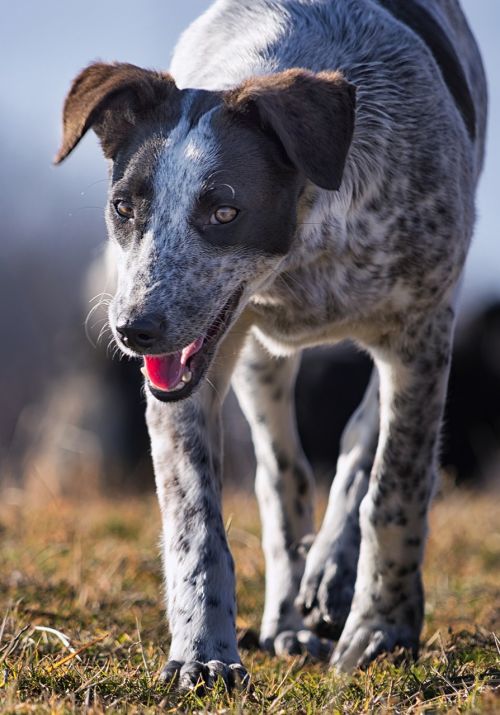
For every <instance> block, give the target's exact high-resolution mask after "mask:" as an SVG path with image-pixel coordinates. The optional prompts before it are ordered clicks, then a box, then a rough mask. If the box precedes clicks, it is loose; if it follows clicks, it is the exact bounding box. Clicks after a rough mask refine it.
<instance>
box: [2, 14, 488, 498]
mask: <svg viewBox="0 0 500 715" xmlns="http://www.w3.org/2000/svg"><path fill="white" fill-rule="evenodd" d="M209 4H210V3H209V0H191V2H190V3H180V2H166V0H146V1H145V2H144V3H143V4H141V10H140V13H138V12H137V6H136V5H134V4H133V3H132V2H131V0H108V1H107V2H106V3H98V2H97V0H89V2H87V3H86V4H85V7H84V8H79V9H77V8H76V7H75V6H73V4H72V3H60V2H57V0H47V1H46V2H44V3H38V2H36V0H24V2H22V3H12V2H5V3H3V4H2V22H1V24H0V48H1V50H0V51H1V52H2V62H1V63H0V83H1V86H2V93H1V94H0V105H1V111H0V148H1V156H2V161H1V164H0V206H1V208H2V222H1V231H2V236H1V242H0V292H1V295H0V325H1V327H2V339H1V340H0V364H1V370H0V395H1V403H0V404H1V409H0V488H1V487H2V486H4V485H16V486H21V485H23V486H24V485H28V486H29V487H30V490H31V492H32V493H33V494H34V495H39V496H41V497H48V496H50V495H52V494H54V493H63V494H64V493H67V494H73V495H74V494H86V493H93V492H95V491H96V490H102V489H108V490H112V489H115V488H117V487H118V488H119V489H120V490H127V489H133V490H144V489H150V488H152V486H153V479H152V473H151V467H150V463H149V457H148V444H147V437H146V431H145V427H144V419H143V412H144V398H143V395H142V389H141V379H140V374H139V370H138V366H137V363H132V362H128V361H123V360H122V361H118V360H117V359H115V360H111V355H110V354H109V353H111V352H112V350H107V349H106V346H107V343H108V338H109V336H108V335H107V334H106V331H105V319H104V318H105V305H104V304H103V305H102V306H100V307H99V308H96V309H95V310H93V312H92V314H91V316H90V318H89V320H88V330H87V332H88V333H89V336H88V337H87V336H86V330H85V326H84V323H85V317H86V315H87V314H88V313H89V311H91V309H93V308H94V306H95V305H96V304H98V303H99V302H100V294H101V292H106V291H107V290H109V289H110V288H109V286H107V285H106V280H105V278H104V273H103V271H102V263H103V262H102V258H101V257H100V256H101V255H102V246H103V241H104V237H105V229H104V221H103V218H102V213H103V210H102V207H103V205H104V202H105V191H106V168H105V163H104V161H103V159H102V158H101V156H100V152H99V149H98V147H97V142H96V141H95V139H94V138H93V137H90V138H86V139H85V140H84V141H83V142H82V146H81V147H79V149H78V152H77V153H75V156H74V157H72V158H71V160H70V161H69V162H68V163H67V164H65V165H64V166H63V167H62V168H61V169H58V170H57V171H56V170H55V169H53V168H52V167H51V166H50V160H51V156H52V155H53V154H54V153H55V150H56V148H57V143H58V139H59V128H60V112H61V106H62V101H63V98H64V94H65V92H66V91H67V89H68V87H69V83H70V81H71V79H72V77H73V76H74V75H75V74H76V73H77V72H78V71H79V70H80V69H81V68H82V67H83V66H84V65H85V64H87V63H88V62H89V61H90V60H93V59H95V58H96V57H99V58H101V59H103V60H114V59H120V60H126V61H130V62H134V63H136V64H139V65H143V66H148V67H166V66H168V60H169V56H170V54H171V51H172V48H173V45H174V42H175V39H176V38H177V37H178V35H179V33H180V32H181V31H182V29H183V28H184V27H186V26H187V24H188V23H189V22H190V21H191V20H192V19H194V18H195V17H196V16H197V15H198V14H199V13H200V12H201V11H202V10H204V9H205V8H206V7H207V6H208V5H209ZM462 4H463V7H464V9H465V11H466V13H467V15H468V17H469V19H470V22H471V25H472V27H473V29H474V30H475V32H476V35H477V38H478V41H479V45H480V47H481V49H482V51H483V55H484V60H485V65H486V69H487V72H488V76H489V80H490V122H489V124H490V139H489V146H488V150H487V163H486V169H485V172H484V176H483V180H482V184H481V190H480V195H479V201H478V207H479V209H478V214H479V222H478V227H477V231H476V240H475V243H474V246H473V250H472V254H471V257H470V261H469V269H468V272H467V276H466V280H465V285H464V297H463V308H464V314H463V317H462V319H461V321H460V325H459V330H458V332H457V343H456V350H455V359H454V363H453V367H452V373H451V381H450V393H449V398H448V406H447V416H446V425H445V433H444V437H443V451H442V454H443V459H442V462H443V465H444V466H445V468H446V470H447V471H448V473H449V474H450V475H451V476H452V477H453V478H454V479H457V480H458V481H464V480H468V482H469V483H472V484H475V485H479V484H484V483H490V482H491V481H492V480H493V479H494V478H495V476H497V477H498V476H499V475H500V279H499V274H500V241H499V240H498V219H497V206H496V203H497V202H498V199H497V193H498V188H497V187H498V162H497V161H495V159H494V158H495V156H496V157H498V156H500V136H499V135H498V132H497V133H496V134H495V131H496V127H497V126H500V75H498V73H497V72H495V71H494V68H496V67H498V66H499V65H500V44H499V43H498V39H497V29H498V27H499V25H500V3H498V2H497V0H482V1H481V3H477V2H474V0H464V1H463V3H462ZM109 28H113V31H112V32H110V31H109ZM131 38H133V42H131ZM102 298H103V303H105V301H106V296H105V295H104V296H102ZM101 328H103V329H104V333H103V335H102V336H101V339H100V341H99V345H98V347H97V348H96V347H94V346H93V344H92V342H96V341H97V337H98V335H99V333H100V330H101ZM369 371H370V363H369V361H368V359H367V358H366V357H365V356H364V355H363V354H362V353H360V352H359V351H357V350H355V349H354V348H353V347H352V346H349V345H342V346H338V347H336V348H333V349H321V350H318V351H308V352H306V354H305V356H304V359H303V367H302V370H301V373H300V377H299V381H298V385H297V402H298V421H299V427H300V431H301V435H302V439H303V442H304V447H305V450H306V452H307V454H308V456H309V458H310V459H311V461H312V462H313V464H314V466H315V468H316V470H317V472H318V473H319V474H320V475H323V476H324V477H328V478H331V476H332V474H333V472H334V466H335V460H336V456H337V449H338V439H339V436H340V433H341V430H342V427H343V425H344V424H345V422H346V420H347V418H348V417H349V415H350V414H351V413H352V411H353V409H354V408H355V407H356V405H357V404H358V402H359V400H360V398H361V395H362V393H363V389H364V385H365V383H366V381H367V379H368V374H369ZM225 409H226V413H230V415H231V419H230V420H228V430H230V435H228V439H227V440H226V444H227V445H228V447H229V446H230V449H228V452H227V457H226V474H227V476H228V480H229V481H231V482H232V483H234V484H240V485H243V486H245V487H250V486H251V484H252V478H253V468H254V462H253V456H252V450H251V448H250V445H249V431H248V428H247V426H246V424H245V423H244V420H243V417H242V416H241V414H240V413H239V411H238V408H237V406H236V402H235V400H234V397H233V396H232V395H230V397H229V399H228V404H227V405H226V408H225Z"/></svg>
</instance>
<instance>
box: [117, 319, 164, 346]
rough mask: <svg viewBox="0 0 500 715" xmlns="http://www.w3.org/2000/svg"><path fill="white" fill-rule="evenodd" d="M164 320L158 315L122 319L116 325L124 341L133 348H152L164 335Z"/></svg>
mask: <svg viewBox="0 0 500 715" xmlns="http://www.w3.org/2000/svg"><path fill="white" fill-rule="evenodd" d="M164 327H165V325H164V321H163V319H162V318H160V317H159V316H156V315H145V316H141V317H139V318H135V319H134V320H127V321H126V322H125V321H123V320H122V321H120V323H119V324H118V325H117V326H116V331H117V333H118V334H119V336H120V338H121V340H122V342H123V344H124V345H126V346H127V348H130V349H131V350H150V349H151V348H153V347H154V346H155V345H156V344H157V343H158V342H159V341H160V340H161V339H162V338H163V337H164Z"/></svg>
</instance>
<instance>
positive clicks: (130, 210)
mask: <svg viewBox="0 0 500 715" xmlns="http://www.w3.org/2000/svg"><path fill="white" fill-rule="evenodd" d="M113 206H114V207H115V211H116V213H117V214H118V216H120V218H129V219H130V218H134V207H133V206H132V204H130V203H129V202H128V201H122V200H120V201H115V202H114V203H113Z"/></svg>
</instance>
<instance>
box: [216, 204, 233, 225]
mask: <svg viewBox="0 0 500 715" xmlns="http://www.w3.org/2000/svg"><path fill="white" fill-rule="evenodd" d="M238 213H239V212H238V209H235V208H233V207H232V206H219V208H218V209H217V211H214V212H213V214H212V215H211V216H210V223H212V224H218V223H231V221H234V219H235V218H236V216H237V215H238Z"/></svg>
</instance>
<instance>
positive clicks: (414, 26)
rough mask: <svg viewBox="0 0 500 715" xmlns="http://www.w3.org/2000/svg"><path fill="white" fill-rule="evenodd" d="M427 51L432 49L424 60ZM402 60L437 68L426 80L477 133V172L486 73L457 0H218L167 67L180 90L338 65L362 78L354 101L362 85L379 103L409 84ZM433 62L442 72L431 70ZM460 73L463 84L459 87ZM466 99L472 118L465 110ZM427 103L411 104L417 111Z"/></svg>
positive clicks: (385, 104)
mask: <svg viewBox="0 0 500 715" xmlns="http://www.w3.org/2000/svg"><path fill="white" fill-rule="evenodd" d="M422 16H423V17H422ZM429 19H430V22H429ZM443 43H446V45H447V46H446V47H443ZM422 53H423V54H426V55H428V57H427V58H426V61H425V60H424V62H423V63H422V57H421V55H422ZM450 54H452V55H453V56H452V59H451V61H450ZM443 55H444V60H443ZM360 58H362V60H361V61H360ZM404 59H406V60H407V62H408V63H409V64H412V62H415V61H416V62H417V63H418V64H420V65H421V66H422V64H423V65H424V66H425V65H426V64H427V66H428V67H429V65H430V66H431V67H432V69H430V75H426V76H425V77H422V78H421V80H422V94H426V95H427V97H428V99H429V104H430V103H431V102H432V101H435V100H436V99H437V100H438V101H439V102H441V101H442V98H443V95H444V96H446V95H447V96H446V100H447V101H448V102H450V103H454V104H455V105H456V108H457V111H459V112H462V116H463V119H464V122H465V124H466V125H467V124H469V126H468V127H467V129H468V131H469V132H470V133H471V134H473V136H474V140H475V146H476V149H475V173H476V175H478V174H479V172H480V170H481V167H482V162H483V156H484V142H485V133H486V108H487V107H486V105H487V90H486V79H485V74H484V69H483V65H482V62H481V56H480V53H479V50H478V47H477V44H476V42H475V40H474V37H473V36H472V33H471V32H470V29H469V27H468V25H467V22H466V20H465V17H464V15H463V13H462V10H461V8H460V5H459V3H458V2H457V0H341V1H338V0H337V2H334V1H333V0H218V1H217V2H215V3H214V4H213V5H212V6H211V7H210V8H209V9H208V10H207V11H206V12H205V13H204V14H203V15H202V16H201V17H200V18H198V19H197V20H196V21H195V22H194V23H193V24H192V25H191V26H190V27H189V28H188V30H187V31H186V32H185V33H184V34H183V35H182V37H181V39H180V41H179V43H178V45H177V48H176V51H175V53H174V57H173V60H172V64H171V71H172V74H173V75H174V77H175V79H176V81H177V84H178V85H179V86H181V87H201V88H205V89H225V88H228V87H232V86H234V85H236V84H238V83H239V82H241V81H242V80H243V79H245V78H247V77H248V76H250V75H252V74H268V73H271V72H276V71H280V70H283V69H287V68H288V67H294V66H300V67H305V68H307V69H311V70H314V71H320V70H324V69H330V68H332V67H335V68H336V69H340V70H341V71H342V72H343V73H344V74H345V76H346V77H347V78H348V79H349V80H350V81H352V82H353V83H354V84H356V85H357V87H358V103H359V102H360V100H361V104H362V101H363V92H366V94H367V96H369V95H370V94H371V95H372V96H371V97H370V99H371V101H372V102H377V103H379V105H380V109H381V110H382V108H388V109H390V106H391V100H392V99H396V98H393V97H392V96H391V85H393V84H394V81H395V80H396V83H397V74H398V72H399V73H401V74H400V82H399V84H400V86H401V85H404V83H405V78H404V72H405V71H406V69H405V67H404V62H403V61H404ZM454 63H455V64H454ZM456 63H458V64H456ZM436 65H437V67H438V68H439V71H440V74H441V76H440V77H437V76H435V75H434V76H432V75H433V72H434V70H435V66H436ZM375 74H377V75H379V81H378V83H374V81H373V77H374V75H375ZM462 78H463V79H464V80H465V81H466V83H467V87H464V88H460V86H459V85H458V83H459V82H460V81H461V80H462ZM408 81H414V78H410V77H408ZM443 83H444V84H447V85H448V87H447V90H448V91H446V89H444V87H443ZM453 83H455V86H453ZM360 90H361V91H360ZM432 95H434V96H435V99H431V97H432ZM413 96H414V91H413V88H412V91H411V95H410V97H409V99H410V103H409V104H408V102H407V101H406V99H405V100H404V101H403V102H402V103H403V104H404V106H405V107H406V108H407V109H408V114H409V115H411V104H412V102H413ZM467 96H468V97H470V98H471V99H472V105H473V107H472V111H473V116H472V118H471V117H470V116H467V109H466V110H465V112H464V111H463V108H464V105H465V107H467V104H468V101H469V100H468V98H467ZM422 109H423V108H422V107H421V106H420V107H416V108H415V116H416V117H417V116H421V114H422ZM428 109H429V107H427V108H426V116H429V114H428ZM469 115H470V111H469ZM409 121H411V118H409ZM471 121H473V122H474V126H473V127H470V122H471ZM471 129H472V131H471Z"/></svg>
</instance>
